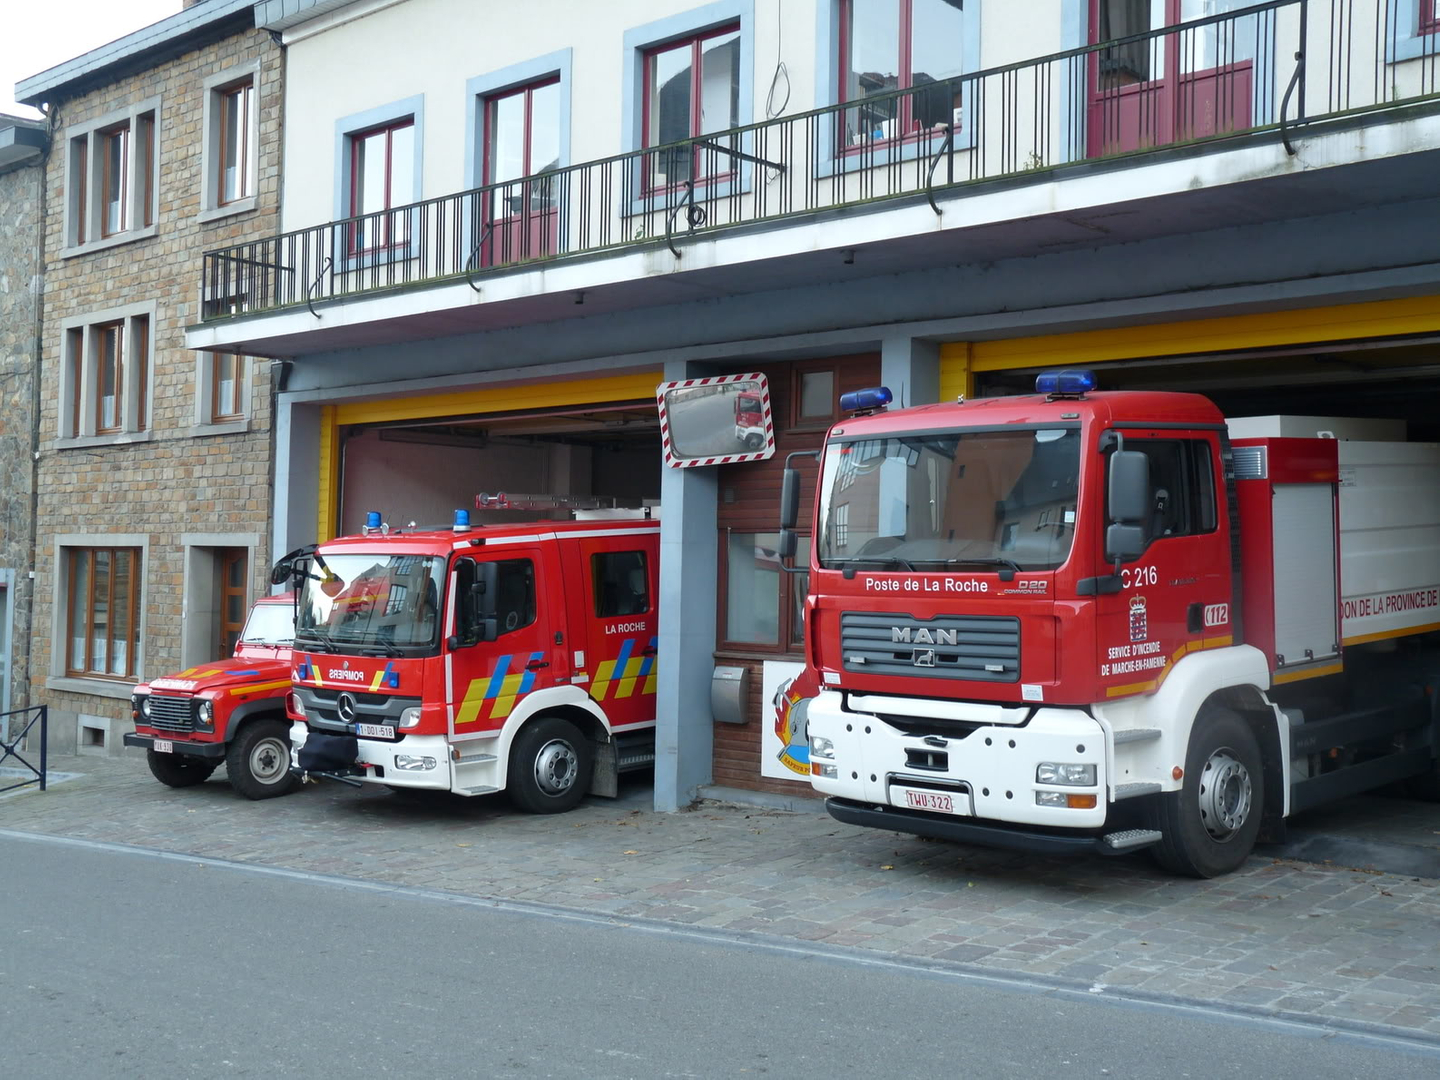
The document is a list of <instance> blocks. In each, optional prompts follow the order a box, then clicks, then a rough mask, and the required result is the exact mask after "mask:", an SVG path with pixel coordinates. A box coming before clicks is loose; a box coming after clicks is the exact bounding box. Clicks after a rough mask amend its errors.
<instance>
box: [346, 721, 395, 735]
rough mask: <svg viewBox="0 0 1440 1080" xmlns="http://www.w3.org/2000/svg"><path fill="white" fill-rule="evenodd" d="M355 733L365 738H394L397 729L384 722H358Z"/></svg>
mask: <svg viewBox="0 0 1440 1080" xmlns="http://www.w3.org/2000/svg"><path fill="white" fill-rule="evenodd" d="M355 734H356V735H359V736H360V737H361V738H364V739H393V738H394V737H395V729H394V728H392V727H387V726H386V725H384V724H356V725H355Z"/></svg>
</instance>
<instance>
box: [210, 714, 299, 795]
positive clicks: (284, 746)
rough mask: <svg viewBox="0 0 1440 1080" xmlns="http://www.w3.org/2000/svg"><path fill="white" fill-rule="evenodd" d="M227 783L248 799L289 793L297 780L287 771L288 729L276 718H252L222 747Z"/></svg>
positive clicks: (288, 768) (288, 760)
mask: <svg viewBox="0 0 1440 1080" xmlns="http://www.w3.org/2000/svg"><path fill="white" fill-rule="evenodd" d="M225 771H226V772H227V773H228V774H229V776H230V786H231V787H233V788H234V789H235V790H236V791H238V792H240V794H241V795H244V796H245V797H246V798H247V799H273V798H274V797H275V796H277V795H288V794H290V792H292V791H294V790H295V788H296V787H297V786H298V785H299V783H300V781H299V780H298V779H297V778H296V777H294V776H292V775H291V773H290V729H289V727H288V726H287V725H285V724H284V723H282V722H281V721H279V720H252V721H251V722H250V723H248V724H246V725H245V726H244V727H242V728H241V729H240V734H239V735H237V736H235V739H234V741H233V742H231V743H230V745H229V747H227V748H226V750H225Z"/></svg>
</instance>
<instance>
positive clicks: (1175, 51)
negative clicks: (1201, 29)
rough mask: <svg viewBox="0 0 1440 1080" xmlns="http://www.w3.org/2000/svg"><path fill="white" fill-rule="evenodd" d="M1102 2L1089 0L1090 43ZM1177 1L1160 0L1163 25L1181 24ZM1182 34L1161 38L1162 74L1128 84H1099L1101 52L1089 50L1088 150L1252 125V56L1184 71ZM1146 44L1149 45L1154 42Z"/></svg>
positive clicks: (1160, 142)
mask: <svg viewBox="0 0 1440 1080" xmlns="http://www.w3.org/2000/svg"><path fill="white" fill-rule="evenodd" d="M1102 2H1103V0H1089V5H1088V6H1089V28H1088V31H1087V38H1086V40H1087V42H1088V43H1089V44H1091V45H1096V44H1099V43H1100V5H1101V3H1102ZM1180 5H1181V0H1165V13H1164V20H1165V22H1164V27H1163V28H1170V27H1175V26H1178V25H1180ZM1237 6H1238V5H1237ZM1217 25H1219V26H1230V25H1233V24H1230V23H1223V22H1222V23H1219V24H1217ZM1151 29H1152V30H1160V29H1162V27H1152V28H1151ZM1181 37H1182V34H1180V33H1167V34H1165V35H1164V36H1163V37H1162V38H1161V39H1160V40H1161V41H1162V54H1161V55H1162V63H1163V65H1164V66H1163V71H1164V74H1162V75H1161V76H1160V77H1159V78H1151V79H1146V80H1143V81H1140V82H1137V83H1134V84H1132V85H1130V86H1122V87H1115V88H1110V89H1101V88H1100V56H1101V53H1100V52H1099V51H1097V52H1092V53H1091V54H1090V58H1089V62H1088V63H1087V65H1086V67H1087V82H1088V90H1087V94H1088V98H1089V102H1088V109H1087V120H1088V123H1087V125H1086V128H1087V146H1088V154H1089V156H1091V157H1101V156H1104V155H1105V154H1113V153H1125V152H1127V151H1131V150H1139V149H1144V148H1147V147H1155V146H1164V145H1167V144H1169V143H1172V142H1177V141H1184V140H1189V139H1197V138H1204V137H1206V136H1209V135H1215V134H1218V133H1220V132H1222V131H1234V130H1244V129H1246V128H1249V127H1250V126H1251V124H1252V121H1251V110H1252V108H1253V100H1254V66H1255V65H1254V61H1253V60H1241V61H1232V62H1230V63H1227V64H1221V65H1219V66H1217V67H1214V68H1209V69H1203V70H1198V71H1189V72H1184V71H1181V70H1180V43H1181ZM1153 40H1154V39H1153V38H1152V39H1151V41H1153ZM1146 47H1147V48H1153V45H1149V44H1147V46H1146Z"/></svg>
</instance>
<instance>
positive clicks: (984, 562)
mask: <svg viewBox="0 0 1440 1080" xmlns="http://www.w3.org/2000/svg"><path fill="white" fill-rule="evenodd" d="M945 565H946V566H998V567H1000V568H1001V569H1002V570H1009V571H1010V572H1011V573H1012V574H1022V573H1024V572H1025V571H1024V568H1023V567H1022V566H1021V565H1020V564H1019V563H1017V562H1016V561H1015V560H1014V559H996V558H974V559H946V560H945Z"/></svg>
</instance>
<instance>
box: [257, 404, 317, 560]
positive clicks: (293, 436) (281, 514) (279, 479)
mask: <svg viewBox="0 0 1440 1080" xmlns="http://www.w3.org/2000/svg"><path fill="white" fill-rule="evenodd" d="M319 463H320V407H319V406H317V405H306V404H301V403H297V402H294V401H289V400H287V399H286V398H285V397H284V396H283V395H282V396H281V397H280V398H279V400H278V401H276V403H275V532H274V534H273V535H272V537H271V543H270V550H271V552H272V557H273V558H275V559H278V558H280V556H281V555H284V554H285V553H286V552H287V551H293V550H295V549H296V548H297V547H299V546H300V545H301V544H312V543H314V542H315V540H316V539H317V537H316V536H315V519H316V508H317V507H318V506H319V501H320V479H319ZM326 539H329V538H328V537H326Z"/></svg>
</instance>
